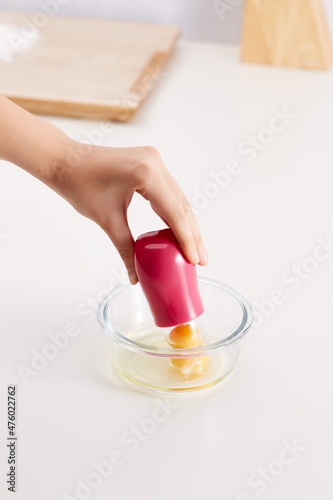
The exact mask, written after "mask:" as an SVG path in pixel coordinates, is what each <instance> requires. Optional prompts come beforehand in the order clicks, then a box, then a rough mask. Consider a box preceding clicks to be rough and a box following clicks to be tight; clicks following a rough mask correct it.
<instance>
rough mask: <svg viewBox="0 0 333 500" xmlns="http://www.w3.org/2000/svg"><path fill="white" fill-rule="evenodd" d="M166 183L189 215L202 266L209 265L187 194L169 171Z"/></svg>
mask: <svg viewBox="0 0 333 500" xmlns="http://www.w3.org/2000/svg"><path fill="white" fill-rule="evenodd" d="M166 182H167V184H168V186H169V187H170V189H171V190H172V191H173V193H175V195H176V196H177V198H178V199H179V201H180V203H181V204H182V205H183V207H184V210H185V213H186V214H187V217H188V220H189V223H190V226H191V229H192V233H193V237H194V239H195V241H196V245H197V250H198V253H199V257H200V261H199V264H200V265H201V266H205V265H207V264H208V252H207V250H206V248H205V246H204V243H203V241H202V237H201V233H200V228H199V224H198V221H197V219H196V217H195V215H194V213H193V212H192V209H191V206H190V204H189V202H188V200H187V198H186V196H185V194H184V193H183V191H182V190H181V188H180V186H179V185H178V184H177V182H176V181H175V179H174V178H173V177H172V175H171V174H170V173H169V172H168V171H167V173H166Z"/></svg>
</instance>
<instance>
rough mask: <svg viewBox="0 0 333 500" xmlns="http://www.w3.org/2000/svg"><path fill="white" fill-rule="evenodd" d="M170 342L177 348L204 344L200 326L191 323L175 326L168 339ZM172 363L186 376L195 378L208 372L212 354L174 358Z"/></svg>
mask: <svg viewBox="0 0 333 500" xmlns="http://www.w3.org/2000/svg"><path fill="white" fill-rule="evenodd" d="M167 342H168V344H170V345H171V347H174V348H175V349H186V348H190V347H199V346H201V345H202V339H201V336H200V331H199V328H197V327H192V326H191V325H189V324H186V325H178V326H176V327H175V328H173V329H172V330H171V332H170V334H169V338H168V340H167ZM170 361H171V364H172V365H173V366H174V367H175V368H177V369H178V370H179V371H180V372H181V373H182V374H183V375H184V377H185V378H195V377H198V376H199V375H202V374H204V373H205V372H206V370H207V368H208V366H209V364H210V356H199V357H197V358H173V359H171V360H170Z"/></svg>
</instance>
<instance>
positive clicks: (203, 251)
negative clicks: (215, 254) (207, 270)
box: [202, 247, 208, 264]
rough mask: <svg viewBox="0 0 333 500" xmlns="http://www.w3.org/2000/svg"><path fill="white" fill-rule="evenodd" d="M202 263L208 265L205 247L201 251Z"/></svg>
mask: <svg viewBox="0 0 333 500" xmlns="http://www.w3.org/2000/svg"><path fill="white" fill-rule="evenodd" d="M202 262H203V263H204V264H208V252H207V250H206V249H205V247H203V249H202Z"/></svg>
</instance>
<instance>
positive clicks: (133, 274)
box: [128, 273, 139, 285]
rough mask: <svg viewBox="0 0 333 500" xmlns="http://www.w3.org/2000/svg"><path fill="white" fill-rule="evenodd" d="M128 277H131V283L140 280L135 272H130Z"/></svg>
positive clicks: (133, 283)
mask: <svg viewBox="0 0 333 500" xmlns="http://www.w3.org/2000/svg"><path fill="white" fill-rule="evenodd" d="M128 279H129V281H130V283H131V285H135V284H136V283H137V282H138V281H139V280H138V277H137V275H136V274H135V273H130V274H129V275H128Z"/></svg>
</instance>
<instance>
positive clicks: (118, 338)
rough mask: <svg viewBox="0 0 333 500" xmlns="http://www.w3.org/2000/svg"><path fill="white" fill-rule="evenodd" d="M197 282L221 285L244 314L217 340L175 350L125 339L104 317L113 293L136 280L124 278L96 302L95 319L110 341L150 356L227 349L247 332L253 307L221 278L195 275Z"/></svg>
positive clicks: (192, 354)
mask: <svg viewBox="0 0 333 500" xmlns="http://www.w3.org/2000/svg"><path fill="white" fill-rule="evenodd" d="M198 282H199V283H204V284H208V285H212V286H214V287H216V288H220V289H222V290H223V291H225V292H227V293H228V294H230V295H232V296H233V297H234V298H235V299H236V300H237V301H238V303H239V305H240V307H241V309H242V311H243V318H242V320H241V322H240V324H239V326H238V327H237V328H236V330H235V331H234V332H233V333H231V334H230V335H229V336H228V337H226V338H225V339H223V340H219V341H218V342H214V343H213V344H208V345H203V346H199V347H192V348H184V349H177V350H175V349H173V348H172V347H170V348H164V347H155V346H150V345H148V344H141V343H140V342H135V341H134V340H131V339H128V338H127V337H125V336H124V335H122V334H121V333H120V332H118V331H117V329H116V328H114V327H113V326H112V324H111V323H110V322H109V320H108V318H107V310H108V306H109V304H110V302H111V300H112V299H113V298H114V297H116V296H117V295H119V294H120V293H121V292H123V291H125V290H127V289H129V288H131V287H133V286H134V287H135V286H140V285H139V283H137V284H136V285H131V284H130V283H129V281H127V282H125V283H121V284H120V285H117V286H116V287H114V288H113V289H112V290H111V291H110V292H109V293H108V294H107V295H106V296H105V297H104V299H102V300H101V302H100V303H99V306H98V310H97V318H98V321H99V323H100V325H101V327H102V329H103V331H104V333H105V334H106V335H107V336H108V337H109V338H110V340H111V341H113V342H115V343H116V344H119V345H121V346H123V347H125V348H126V349H129V350H131V351H135V352H137V353H140V354H145V355H150V356H158V357H166V358H187V357H198V356H205V355H208V354H212V353H213V352H216V351H219V350H222V349H226V348H228V347H230V346H231V345H235V344H236V343H238V342H239V341H241V340H243V339H244V338H245V336H246V335H247V334H248V333H249V330H250V327H251V324H252V321H253V312H252V307H251V304H250V303H249V302H248V300H247V299H245V298H244V297H243V296H242V295H241V294H240V293H238V292H237V291H236V290H235V289H234V288H232V287H231V286H229V285H226V284H224V283H221V282H220V281H217V280H213V279H211V278H204V277H200V276H198Z"/></svg>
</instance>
